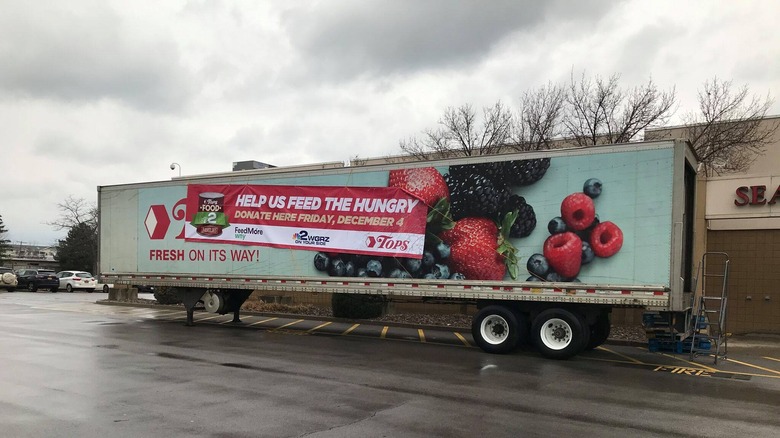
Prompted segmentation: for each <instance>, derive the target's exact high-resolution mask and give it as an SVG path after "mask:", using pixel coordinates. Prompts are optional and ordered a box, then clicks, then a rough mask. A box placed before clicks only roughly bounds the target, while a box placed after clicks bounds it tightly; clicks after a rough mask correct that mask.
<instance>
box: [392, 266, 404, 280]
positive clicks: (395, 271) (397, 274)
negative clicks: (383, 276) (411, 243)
mask: <svg viewBox="0 0 780 438" xmlns="http://www.w3.org/2000/svg"><path fill="white" fill-rule="evenodd" d="M402 272H403V271H402V270H400V269H398V268H395V269H393V270H392V271H390V275H389V277H390V278H400V277H401V273H402Z"/></svg>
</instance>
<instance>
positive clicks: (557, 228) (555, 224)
mask: <svg viewBox="0 0 780 438" xmlns="http://www.w3.org/2000/svg"><path fill="white" fill-rule="evenodd" d="M547 231H549V232H550V234H560V233H565V232H566V222H564V221H563V218H561V217H560V216H557V217H554V218H552V220H550V222H549V223H548V224H547Z"/></svg>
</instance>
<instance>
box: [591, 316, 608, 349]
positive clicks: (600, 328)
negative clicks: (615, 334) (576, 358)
mask: <svg viewBox="0 0 780 438" xmlns="http://www.w3.org/2000/svg"><path fill="white" fill-rule="evenodd" d="M611 328H612V323H611V321H610V320H609V313H602V314H600V315H599V316H598V318H596V322H595V323H594V324H593V325H592V326H590V340H589V341H588V345H586V346H585V349H586V350H593V349H594V348H596V347H598V346H599V345H601V344H603V343H604V342H606V340H607V338H609V331H610V329H611Z"/></svg>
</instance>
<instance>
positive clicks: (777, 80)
mask: <svg viewBox="0 0 780 438" xmlns="http://www.w3.org/2000/svg"><path fill="white" fill-rule="evenodd" d="M778 17H780V2H777V1H771V0H767V1H740V2H735V1H690V2H680V1H676V0H673V1H646V0H636V1H554V0H548V1H544V2H540V1H531V0H528V1H490V2H466V1H434V0H430V1H419V0H414V1H412V0H410V1H399V0H393V1H381V2H380V1H367V0H354V1H337V0H328V1H293V2H289V1H276V2H268V1H238V0H237V1H218V0H193V1H159V0H153V1H151V0H150V1H146V0H143V1H142V0H134V1H121V0H117V1H105V0H95V1H92V0H70V1H58V0H52V1H38V0H30V1H16V0H0V160H1V161H0V163H1V164H0V169H2V178H0V188H1V189H2V190H0V215H1V216H2V218H3V221H4V224H5V228H6V229H7V230H8V233H7V234H6V235H5V238H6V239H10V240H11V241H12V242H13V243H14V244H19V243H20V242H23V243H25V244H39V245H48V244H54V243H56V241H57V239H62V238H64V237H65V235H66V232H65V231H61V230H60V231H57V230H55V229H53V228H52V227H51V226H49V225H46V222H51V221H53V220H55V219H56V218H57V216H58V214H59V211H58V209H57V203H60V202H62V201H63V200H64V199H65V198H67V197H68V196H72V197H75V198H83V199H85V200H87V201H89V202H93V203H94V202H96V200H97V191H96V188H97V186H99V185H112V184H121V183H131V182H139V181H159V180H167V179H170V178H171V177H173V176H177V175H178V172H179V169H178V168H177V170H175V171H171V170H170V168H169V165H170V164H171V163H172V162H176V163H179V164H180V166H181V172H182V175H190V174H202V173H214V172H223V171H230V170H231V167H232V163H233V162H234V161H243V160H257V161H262V162H266V163H270V164H274V165H295V164H305V163H313V162H324V161H337V160H341V161H346V160H349V159H350V158H351V157H355V156H360V157H362V158H366V157H377V156H385V155H388V154H398V153H399V152H400V150H399V147H398V141H399V140H400V139H403V138H408V137H409V136H413V135H417V134H419V132H420V131H421V130H423V129H425V128H428V127H431V128H432V127H435V125H436V122H437V120H438V119H439V117H440V115H441V114H442V113H443V111H444V109H445V108H446V107H447V106H458V105H461V104H464V103H470V104H472V105H473V106H474V107H476V108H480V107H483V106H490V105H492V104H494V103H495V102H496V101H497V100H501V101H502V102H504V103H505V104H507V105H508V106H510V107H513V108H517V107H518V106H519V96H520V95H521V94H522V92H523V91H526V90H530V89H534V88H538V87H540V86H542V85H545V84H546V83H548V81H553V82H564V81H566V80H567V79H568V78H569V77H570V75H571V73H572V72H573V71H574V72H575V73H576V74H581V73H582V72H583V71H584V72H585V73H586V74H587V75H589V76H594V75H601V76H609V75H611V74H613V73H618V74H620V75H621V80H620V84H621V85H622V86H624V87H633V86H635V85H640V84H643V83H646V82H647V81H648V80H649V79H651V78H652V80H653V81H654V82H655V83H657V85H658V86H659V87H660V88H661V89H669V88H671V87H676V90H677V97H678V102H679V109H678V110H677V115H678V116H679V115H682V114H683V113H685V112H688V111H693V110H695V109H696V93H697V90H698V89H700V88H701V86H702V84H703V82H704V81H705V80H707V79H711V78H713V77H714V76H717V77H719V78H722V79H731V80H733V81H734V83H735V84H738V85H743V84H744V85H748V86H749V87H750V89H751V91H752V92H753V93H756V94H758V95H760V96H762V97H763V96H766V94H767V93H770V94H771V95H772V96H773V97H777V96H778V94H780V27H778V24H777V23H778V21H777V20H778ZM770 114H780V104H778V103H775V105H774V106H773V107H772V109H771V110H770Z"/></svg>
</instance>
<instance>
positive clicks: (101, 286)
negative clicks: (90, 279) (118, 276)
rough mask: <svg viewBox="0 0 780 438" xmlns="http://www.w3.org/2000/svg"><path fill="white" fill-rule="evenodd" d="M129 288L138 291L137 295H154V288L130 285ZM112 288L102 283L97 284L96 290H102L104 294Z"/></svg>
mask: <svg viewBox="0 0 780 438" xmlns="http://www.w3.org/2000/svg"><path fill="white" fill-rule="evenodd" d="M130 287H134V288H136V289H138V293H142V294H146V293H148V294H152V293H154V286H147V285H135V284H134V285H132V286H130ZM113 288H114V284H113V283H103V282H99V283H98V285H97V287H96V289H99V290H102V291H103V293H106V294H107V293H108V292H109V291H110V290H111V289H113Z"/></svg>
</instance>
